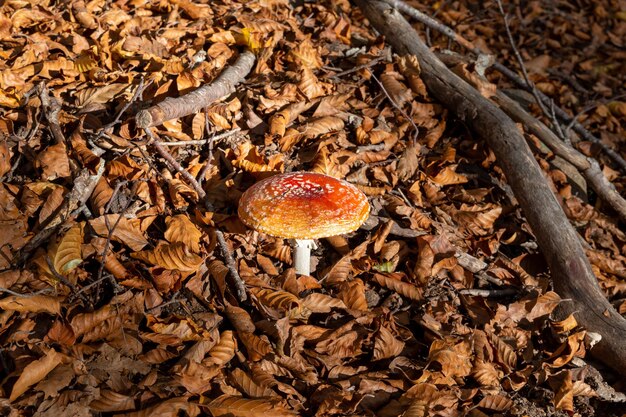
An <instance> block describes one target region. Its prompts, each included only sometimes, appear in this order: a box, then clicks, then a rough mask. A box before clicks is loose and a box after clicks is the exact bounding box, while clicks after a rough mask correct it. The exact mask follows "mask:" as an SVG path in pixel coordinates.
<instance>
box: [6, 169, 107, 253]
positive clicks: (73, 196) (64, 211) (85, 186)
mask: <svg viewBox="0 0 626 417" xmlns="http://www.w3.org/2000/svg"><path fill="white" fill-rule="evenodd" d="M104 165H105V164H104V160H100V164H99V165H98V170H97V171H96V173H95V174H92V173H91V171H90V170H89V169H87V168H84V169H83V170H82V171H81V172H80V174H79V175H78V176H77V177H76V179H75V180H74V186H73V188H72V190H71V191H70V192H69V193H68V195H67V196H66V198H65V200H63V203H62V204H61V207H60V208H59V209H58V210H57V214H56V215H55V216H54V217H52V219H50V220H49V221H48V222H47V224H46V225H45V226H44V228H43V229H42V230H40V231H39V232H38V233H37V234H36V235H35V236H33V237H32V238H31V239H30V240H29V241H28V243H27V244H26V245H24V247H23V248H22V249H21V250H20V251H19V253H17V254H16V255H15V257H14V258H13V264H14V265H20V264H22V263H23V262H25V261H26V260H27V259H28V258H29V257H30V254H31V252H32V251H34V250H35V249H37V248H38V247H39V245H41V244H42V243H43V242H45V241H46V240H48V238H50V236H52V235H53V234H54V232H56V231H57V230H58V228H59V227H60V226H62V225H63V224H64V223H65V222H66V221H67V220H68V219H69V218H70V217H71V216H72V215H73V214H74V212H75V210H76V209H77V208H78V207H80V206H82V205H83V204H84V203H85V202H86V201H87V199H88V198H89V196H90V195H91V193H92V192H93V190H94V188H95V187H96V184H97V183H98V181H99V180H100V177H102V174H103V173H104Z"/></svg>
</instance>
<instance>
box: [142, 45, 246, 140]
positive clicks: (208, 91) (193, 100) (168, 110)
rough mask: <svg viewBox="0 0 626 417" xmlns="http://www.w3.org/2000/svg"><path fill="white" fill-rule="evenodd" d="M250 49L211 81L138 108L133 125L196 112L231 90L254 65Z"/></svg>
mask: <svg viewBox="0 0 626 417" xmlns="http://www.w3.org/2000/svg"><path fill="white" fill-rule="evenodd" d="M254 61H255V56H254V53H253V52H251V51H249V50H246V51H244V52H242V53H241V55H239V58H238V59H237V61H236V62H235V63H234V64H233V65H231V66H229V67H228V68H226V69H225V70H224V71H223V72H222V73H221V74H220V75H219V76H218V77H217V78H216V79H215V81H213V82H211V83H209V84H205V85H203V86H202V87H200V88H198V89H196V90H194V91H192V92H190V93H188V94H185V95H183V96H180V97H176V98H170V97H168V98H166V99H165V100H163V101H162V102H161V103H159V104H157V105H155V106H152V107H150V108H149V109H146V110H142V111H140V112H139V113H137V116H136V117H135V119H136V122H137V126H138V127H140V128H142V129H148V128H150V127H152V126H158V125H160V124H162V123H163V122H165V121H167V120H170V119H176V118H179V117H183V116H187V115H189V114H193V113H197V112H199V111H200V110H202V109H203V108H205V107H206V106H208V105H209V104H211V103H213V102H214V101H215V100H218V99H220V98H222V97H225V96H227V95H229V94H231V93H232V92H233V91H235V86H236V85H237V84H239V83H240V82H241V81H243V80H244V78H245V77H246V75H248V73H249V72H250V71H251V70H252V66H253V65H254Z"/></svg>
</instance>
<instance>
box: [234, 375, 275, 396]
mask: <svg viewBox="0 0 626 417" xmlns="http://www.w3.org/2000/svg"><path fill="white" fill-rule="evenodd" d="M228 379H229V381H230V382H231V383H232V384H233V385H235V386H236V387H237V388H238V389H239V390H240V391H241V392H243V393H244V394H246V395H247V396H249V397H252V398H263V397H275V396H278V395H277V394H276V393H275V392H274V391H273V390H271V389H270V388H268V387H264V386H261V385H259V384H257V383H256V382H255V381H254V380H253V379H252V378H251V377H250V376H249V375H248V374H247V373H245V372H244V371H242V370H241V369H239V368H236V369H234V370H233V371H232V372H231V373H230V374H229V375H228Z"/></svg>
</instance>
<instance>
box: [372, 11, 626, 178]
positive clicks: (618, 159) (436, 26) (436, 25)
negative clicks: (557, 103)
mask: <svg viewBox="0 0 626 417" xmlns="http://www.w3.org/2000/svg"><path fill="white" fill-rule="evenodd" d="M382 1H384V2H385V3H387V4H389V5H391V6H392V7H394V8H396V9H397V10H399V11H401V12H404V13H406V14H407V15H409V16H411V17H412V18H414V19H415V20H417V21H419V22H420V23H422V24H424V25H425V26H427V27H429V28H431V29H433V30H436V31H438V32H440V33H442V34H444V35H445V36H447V37H449V38H450V39H452V40H453V41H455V42H456V43H458V44H459V45H461V46H462V47H464V48H466V49H468V50H470V51H471V52H473V53H474V54H476V55H483V54H485V52H484V51H483V50H481V49H480V48H477V47H475V46H474V44H473V43H472V42H470V41H468V40H467V39H465V38H464V37H463V36H461V35H459V34H458V33H456V32H455V31H454V30H453V29H452V28H450V27H449V26H446V25H444V24H443V23H441V22H439V21H438V20H436V19H433V18H432V17H430V16H428V15H426V14H424V13H422V12H420V11H419V10H417V9H415V8H413V7H411V6H409V5H408V4H406V3H405V2H404V1H402V0H382ZM492 67H493V68H494V69H495V70H496V71H498V72H500V73H502V74H503V75H504V76H505V77H507V78H508V79H509V80H511V81H513V82H514V83H515V84H516V85H517V86H518V87H520V88H523V89H525V90H526V91H529V92H532V89H533V88H534V84H532V83H531V85H528V84H527V82H526V80H524V78H522V77H520V76H519V75H517V74H516V73H515V72H514V71H511V70H510V69H509V68H507V67H506V66H504V65H502V64H500V63H499V62H494V64H493V66H492ZM537 95H538V96H539V97H540V98H541V100H542V101H543V103H544V104H549V103H550V100H551V99H550V98H549V97H548V96H546V95H545V94H544V93H542V92H541V91H539V90H537ZM554 112H555V113H556V116H557V117H558V118H559V119H561V120H562V121H564V122H565V123H572V122H573V126H572V129H573V130H574V131H575V132H576V133H578V134H579V135H581V136H582V137H583V139H585V140H587V141H590V142H593V143H595V144H597V145H598V146H600V148H601V149H602V150H603V151H604V153H606V155H607V156H609V157H610V158H611V159H612V160H613V161H614V162H615V163H616V164H617V165H618V166H619V168H620V169H621V170H622V171H623V172H626V160H624V158H623V157H622V156H621V155H620V154H618V153H617V152H616V151H614V150H613V149H611V148H610V147H609V146H608V145H607V144H606V143H604V142H602V141H601V140H600V139H598V138H597V137H595V136H594V135H593V134H592V133H591V132H589V131H588V130H587V129H586V128H585V127H584V126H583V125H582V124H580V123H579V122H577V121H576V120H573V119H572V117H571V116H570V115H569V114H567V113H566V112H565V111H564V110H563V109H561V108H560V107H555V109H554Z"/></svg>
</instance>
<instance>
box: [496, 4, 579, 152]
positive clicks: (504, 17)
mask: <svg viewBox="0 0 626 417" xmlns="http://www.w3.org/2000/svg"><path fill="white" fill-rule="evenodd" d="M496 3H497V4H498V9H499V11H500V14H501V15H502V20H503V21H504V30H505V31H506V36H507V38H508V40H509V45H511V50H512V51H513V56H515V60H516V61H517V64H518V65H519V67H520V71H522V75H523V76H524V81H526V85H527V86H529V88H531V93H532V95H533V97H535V102H536V103H537V105H538V106H539V108H540V109H541V112H542V113H543V114H544V115H545V116H546V117H547V118H548V119H550V120H551V121H552V125H553V126H554V129H555V131H556V132H557V134H558V135H559V137H560V138H561V140H563V141H565V142H569V140H568V139H566V138H565V136H564V135H563V131H562V130H561V124H560V123H559V121H558V120H557V119H556V116H555V115H554V102H553V101H551V103H550V109H548V108H546V106H545V105H544V103H543V101H542V100H541V97H539V94H538V90H537V87H535V85H534V84H533V83H532V81H530V77H529V76H528V71H526V65H525V64H524V60H523V59H522V55H520V53H519V50H518V49H517V46H516V45H515V40H513V34H512V33H511V27H510V26H509V16H508V15H507V14H506V12H505V11H504V8H503V7H502V1H501V0H496ZM531 86H532V87H531ZM550 110H552V111H550Z"/></svg>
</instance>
